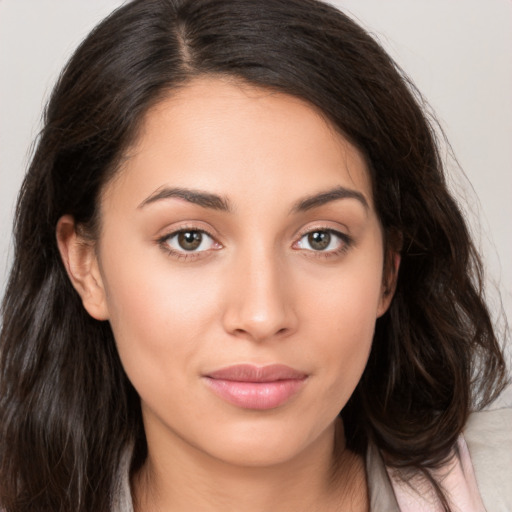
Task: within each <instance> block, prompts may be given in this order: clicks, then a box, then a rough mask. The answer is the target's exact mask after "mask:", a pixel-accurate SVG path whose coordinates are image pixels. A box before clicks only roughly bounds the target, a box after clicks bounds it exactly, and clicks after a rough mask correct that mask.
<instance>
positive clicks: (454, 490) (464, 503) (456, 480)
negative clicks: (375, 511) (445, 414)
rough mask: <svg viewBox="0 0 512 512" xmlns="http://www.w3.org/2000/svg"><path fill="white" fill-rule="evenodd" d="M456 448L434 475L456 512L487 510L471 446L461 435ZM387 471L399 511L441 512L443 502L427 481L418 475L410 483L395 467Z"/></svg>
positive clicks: (480, 511) (482, 511)
mask: <svg viewBox="0 0 512 512" xmlns="http://www.w3.org/2000/svg"><path fill="white" fill-rule="evenodd" d="M457 449H458V455H456V456H454V457H453V459H452V460H451V461H450V462H449V464H447V465H446V466H444V467H442V468H440V469H439V470H437V471H435V472H434V477H435V478H436V480H437V481H438V482H439V483H440V484H441V485H442V488H443V490H444V491H445V492H446V496H447V497H448V499H449V503H450V506H451V507H452V510H453V511H454V512H485V506H484V504H483V502H482V498H481V496H480V491H479V490H478V486H477V483H476V478H475V472H474V469H473V464H472V463H471V457H470V455H469V450H468V447H467V444H466V441H465V440H464V437H463V436H462V435H461V436H459V439H458V440H457ZM387 471H388V474H389V477H390V480H391V484H392V486H393V491H394V492H395V496H396V500H397V502H398V505H399V507H400V512H442V510H443V509H442V507H441V504H440V503H439V500H438V499H437V497H436V495H435V493H434V490H433V488H432V487H431V486H430V484H429V483H428V482H425V481H423V480H422V481H420V480H419V478H418V479H413V480H412V481H411V482H410V484H411V485H408V484H406V483H404V482H402V481H401V480H399V479H398V478H397V477H396V476H394V475H393V470H390V469H388V470H387Z"/></svg>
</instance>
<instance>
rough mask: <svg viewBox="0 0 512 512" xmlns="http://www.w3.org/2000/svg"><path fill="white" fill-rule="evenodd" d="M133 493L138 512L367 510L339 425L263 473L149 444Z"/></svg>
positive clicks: (358, 466)
mask: <svg viewBox="0 0 512 512" xmlns="http://www.w3.org/2000/svg"><path fill="white" fill-rule="evenodd" d="M159 448H161V447H159ZM132 487H133V495H134V504H135V510H136V512H160V511H165V510H173V511H176V512H181V511H189V510H197V511H201V512H214V511H220V510H222V511H223V512H231V511H232V512H235V511H237V512H238V511H240V510H244V511H245V512H262V511H265V512H274V511H279V512H288V511H289V512H292V511H293V512H315V511H319V512H320V511H322V512H327V511H338V510H351V511H364V510H367V491H366V480H365V472H364V464H363V463H362V460H361V459H360V458H359V457H357V456H356V455H355V454H353V453H352V452H350V451H349V450H347V449H345V443H344V434H343V426H342V423H341V422H339V423H338V424H337V425H336V426H334V425H333V427H332V429H330V430H329V431H327V432H325V433H324V434H323V435H322V436H321V437H320V438H319V439H317V440H316V441H315V442H314V443H313V444H312V445H311V446H310V447H308V449H307V450H306V451H305V452H303V453H300V454H298V455H297V456H296V457H295V458H294V459H293V460H288V461H285V462H282V463H279V464H274V465H271V466H265V467H259V466H258V467H251V466H240V465H236V466H234V465H232V464H229V463H226V462H224V461H221V460H218V459H214V458H212V457H209V456H207V455H205V454H204V453H202V452H199V451H197V450H195V449H194V448H191V447H187V448H186V449H185V450H180V451H176V450H174V449H173V450H171V451H166V453H165V455H163V452H162V451H161V450H160V449H159V451H158V454H156V453H152V451H151V445H150V443H149V442H148V458H147V460H146V462H145V464H144V465H143V467H142V468H141V470H140V471H139V472H138V473H137V474H136V475H134V476H133V485H132Z"/></svg>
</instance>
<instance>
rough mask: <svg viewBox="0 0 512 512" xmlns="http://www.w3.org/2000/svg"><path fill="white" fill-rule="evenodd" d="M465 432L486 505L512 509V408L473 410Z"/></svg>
mask: <svg viewBox="0 0 512 512" xmlns="http://www.w3.org/2000/svg"><path fill="white" fill-rule="evenodd" d="M463 435H464V439H465V441H466V444H467V446H468V449H469V454H470V457H471V462H472V464H473V468H474V472H475V477H476V481H477V484H478V489H479V491H480V494H481V496H482V500H483V502H484V504H485V506H486V509H487V510H488V512H494V511H502V510H503V511H505V510H512V484H511V482H512V409H511V408H505V409H497V410H488V411H487V410H486V411H480V412H476V413H473V414H471V415H470V417H469V419H468V421H467V423H466V426H465V428H464V432H463Z"/></svg>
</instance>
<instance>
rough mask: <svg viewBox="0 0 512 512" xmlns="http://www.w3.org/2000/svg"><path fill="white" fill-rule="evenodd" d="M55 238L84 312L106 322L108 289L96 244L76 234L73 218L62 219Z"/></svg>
mask: <svg viewBox="0 0 512 512" xmlns="http://www.w3.org/2000/svg"><path fill="white" fill-rule="evenodd" d="M56 235H57V245H58V247H59V252H60V256H61V258H62V262H63V263H64V267H65V268H66V271H67V273H68V277H69V279H70V281H71V284H72V285H73V287H74V288H75V290H76V291H77V292H78V294H79V295H80V297H81V298H82V304H83V305H84V308H85V309H86V310H87V312H88V313H89V314H90V315H91V316H92V317H93V318H95V319H96V320H107V319H108V317H109V315H108V308H107V301H106V295H105V288H104V286H103V280H102V278H101V273H100V269H99V265H98V259H97V256H96V252H95V245H94V243H93V242H92V241H91V240H88V239H86V238H85V237H84V236H83V235H80V234H79V233H78V232H77V225H76V224H75V220H74V219H73V217H72V216H71V215H64V216H63V217H61V218H60V219H59V222H58V223H57V230H56Z"/></svg>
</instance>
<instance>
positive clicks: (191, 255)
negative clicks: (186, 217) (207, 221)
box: [157, 226, 222, 261]
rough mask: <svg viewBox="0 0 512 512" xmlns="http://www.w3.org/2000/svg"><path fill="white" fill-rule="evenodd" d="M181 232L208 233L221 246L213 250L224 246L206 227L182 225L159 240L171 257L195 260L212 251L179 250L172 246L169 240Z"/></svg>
mask: <svg viewBox="0 0 512 512" xmlns="http://www.w3.org/2000/svg"><path fill="white" fill-rule="evenodd" d="M181 233H200V234H201V235H206V236H207V237H209V238H211V239H212V241H213V243H214V244H217V245H219V246H220V247H218V248H215V249H213V250H217V249H220V248H221V247H222V246H221V245H220V244H219V242H216V240H215V237H214V236H213V235H212V234H211V233H209V232H208V231H206V230H205V229H199V228H196V227H186V226H184V227H182V228H180V229H177V230H176V231H172V232H171V233H168V234H166V235H164V236H162V237H161V238H159V239H158V240H157V242H158V245H159V246H160V247H161V248H162V249H163V250H164V251H165V252H166V253H167V254H168V255H169V256H171V257H173V258H176V259H178V260H183V261H185V260H189V261H190V260H195V259H197V258H204V257H205V256H206V254H205V253H208V252H210V251H209V250H205V251H185V250H183V251H177V250H175V249H173V248H172V247H170V245H169V240H170V239H172V238H175V237H177V236H179V235H180V234H181Z"/></svg>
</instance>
